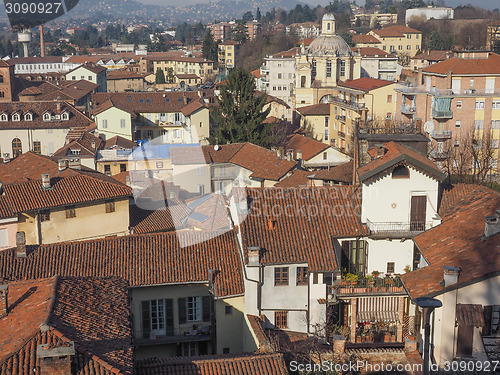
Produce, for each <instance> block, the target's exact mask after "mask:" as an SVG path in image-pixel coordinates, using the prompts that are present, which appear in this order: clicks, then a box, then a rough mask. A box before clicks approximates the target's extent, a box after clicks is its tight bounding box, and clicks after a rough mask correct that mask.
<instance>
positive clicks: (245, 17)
mask: <svg viewBox="0 0 500 375" xmlns="http://www.w3.org/2000/svg"><path fill="white" fill-rule="evenodd" d="M241 19H242V20H243V21H245V22H248V21H251V20H253V14H252V12H250V11H248V12H245V13H244V14H243V17H241Z"/></svg>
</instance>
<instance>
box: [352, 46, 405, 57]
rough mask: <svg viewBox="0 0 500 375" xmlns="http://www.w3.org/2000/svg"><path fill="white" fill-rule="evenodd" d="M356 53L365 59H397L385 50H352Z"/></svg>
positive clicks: (357, 48)
mask: <svg viewBox="0 0 500 375" xmlns="http://www.w3.org/2000/svg"><path fill="white" fill-rule="evenodd" d="M351 49H352V50H353V51H354V52H359V54H360V55H361V56H364V57H393V58H396V56H395V55H391V54H390V53H387V52H385V51H384V50H381V49H380V48H376V47H361V48H359V47H354V48H351Z"/></svg>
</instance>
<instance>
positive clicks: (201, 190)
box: [198, 185, 205, 195]
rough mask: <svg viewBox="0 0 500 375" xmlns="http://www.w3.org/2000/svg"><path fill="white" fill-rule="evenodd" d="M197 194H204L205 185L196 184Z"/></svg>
mask: <svg viewBox="0 0 500 375" xmlns="http://www.w3.org/2000/svg"><path fill="white" fill-rule="evenodd" d="M198 194H199V195H203V194H205V185H198Z"/></svg>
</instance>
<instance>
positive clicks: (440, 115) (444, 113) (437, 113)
mask: <svg viewBox="0 0 500 375" xmlns="http://www.w3.org/2000/svg"><path fill="white" fill-rule="evenodd" d="M431 116H432V117H433V118H452V117H453V111H451V110H448V111H438V110H435V109H433V110H432V114H431Z"/></svg>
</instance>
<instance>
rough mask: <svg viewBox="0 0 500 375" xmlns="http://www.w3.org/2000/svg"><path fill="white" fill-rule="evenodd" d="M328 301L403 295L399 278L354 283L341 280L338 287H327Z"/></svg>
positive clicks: (403, 291) (371, 279) (367, 279)
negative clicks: (370, 296) (344, 298)
mask: <svg viewBox="0 0 500 375" xmlns="http://www.w3.org/2000/svg"><path fill="white" fill-rule="evenodd" d="M327 293H328V294H327V295H328V301H329V302H334V301H336V299H337V298H339V297H357V296H359V295H363V296H366V295H372V296H377V295H378V296H383V295H405V294H406V292H405V290H404V288H403V283H402V281H401V279H400V278H399V276H396V277H385V278H379V277H372V278H361V279H358V280H356V281H344V280H342V282H341V284H340V285H332V286H330V285H329V286H328V290H327Z"/></svg>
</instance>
